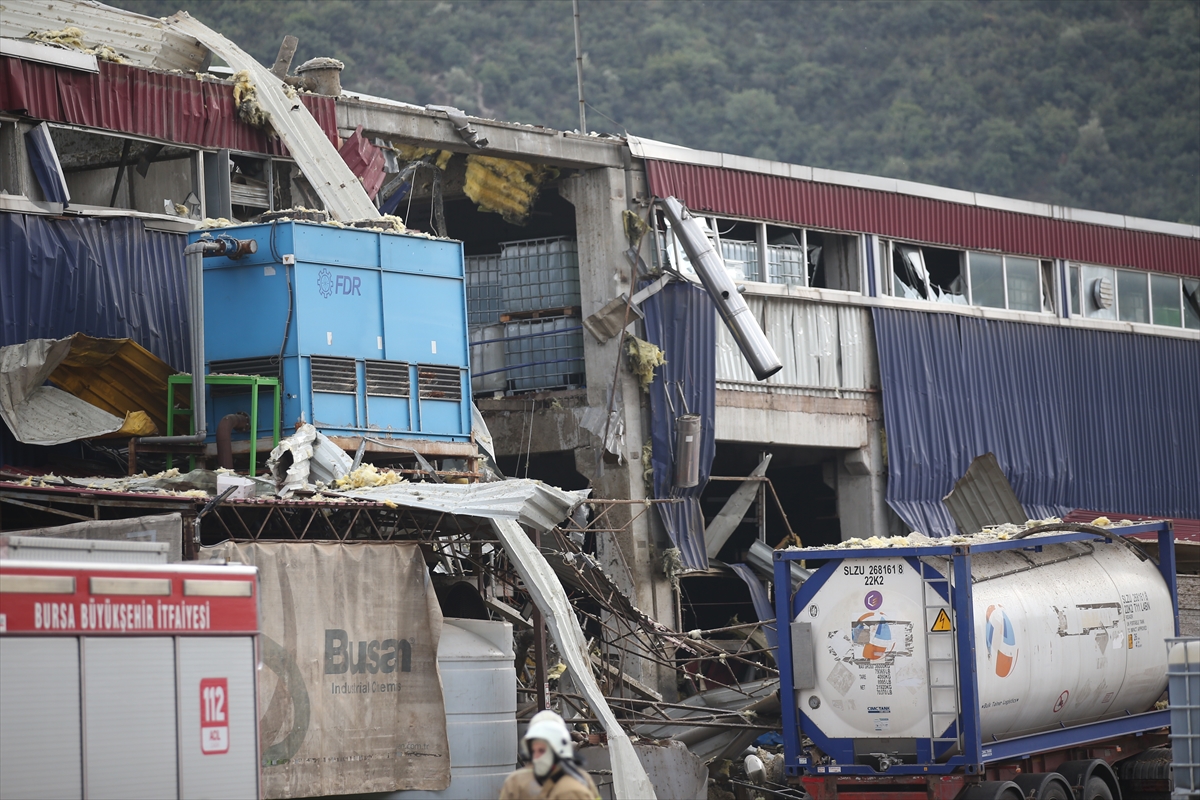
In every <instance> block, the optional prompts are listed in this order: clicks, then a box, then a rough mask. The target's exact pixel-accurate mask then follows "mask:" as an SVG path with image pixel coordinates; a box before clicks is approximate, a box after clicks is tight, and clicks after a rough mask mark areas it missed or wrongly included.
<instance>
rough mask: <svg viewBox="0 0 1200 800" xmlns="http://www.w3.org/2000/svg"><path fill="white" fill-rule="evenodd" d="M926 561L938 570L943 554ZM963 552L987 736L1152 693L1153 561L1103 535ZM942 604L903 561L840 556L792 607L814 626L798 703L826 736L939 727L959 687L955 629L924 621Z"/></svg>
mask: <svg viewBox="0 0 1200 800" xmlns="http://www.w3.org/2000/svg"><path fill="white" fill-rule="evenodd" d="M1035 542H1036V540H1030V544H1033V543H1035ZM925 561H926V563H927V564H930V565H932V566H933V567H934V568H935V569H937V570H938V571H939V572H940V573H941V574H942V575H945V574H946V572H947V569H948V559H946V558H926V559H925ZM971 562H972V577H973V592H974V626H975V658H976V674H977V676H978V678H977V680H978V686H979V713H980V724H981V727H982V735H983V738H984V740H985V741H986V740H991V739H992V738H993V737H995V738H996V739H1006V738H1012V737H1015V736H1020V735H1024V734H1028V733H1034V732H1037V731H1043V730H1049V729H1051V728H1058V727H1060V725H1063V726H1071V725H1078V724H1082V723H1087V722H1093V721H1097V720H1101V719H1105V718H1108V717H1116V716H1121V715H1124V714H1125V713H1126V712H1128V713H1139V712H1143V711H1146V710H1148V709H1149V708H1150V707H1151V706H1152V705H1153V704H1154V702H1155V701H1156V700H1158V698H1159V696H1160V695H1161V694H1162V692H1163V690H1164V689H1165V688H1166V682H1167V663H1166V651H1165V649H1164V648H1163V646H1162V641H1163V639H1165V638H1168V637H1170V636H1173V635H1174V623H1173V615H1172V607H1171V598H1170V592H1169V589H1168V587H1167V585H1166V583H1165V582H1164V581H1163V578H1162V576H1161V575H1160V574H1159V572H1158V569H1157V568H1156V567H1155V565H1154V563H1153V562H1151V561H1149V560H1142V559H1141V558H1140V557H1139V556H1138V555H1137V554H1136V553H1134V552H1133V551H1132V550H1130V549H1129V548H1128V547H1126V546H1124V545H1122V544H1120V543H1109V544H1106V543H1104V542H1095V543H1079V542H1074V543H1069V544H1061V545H1049V546H1046V547H1044V548H1043V550H1042V552H1034V551H1031V550H1010V551H1001V552H993V553H981V554H975V555H972V559H971ZM923 584H924V585H923ZM942 586H943V587H944V586H945V584H942ZM948 606H949V604H948V603H947V602H946V601H944V600H943V599H942V598H941V597H940V595H938V594H937V593H936V591H935V589H934V584H933V583H930V582H926V581H923V580H922V579H921V577H920V575H919V574H918V572H917V570H916V569H915V568H914V567H913V562H911V561H909V560H906V559H903V558H878V559H846V560H844V561H842V562H841V564H840V565H839V566H838V570H837V573H836V574H835V575H833V576H831V577H830V578H829V579H828V581H827V582H826V583H825V585H824V586H822V587H821V589H820V590H818V592H817V593H816V595H815V596H814V597H813V599H812V600H811V601H810V603H809V604H808V605H807V606H806V607H805V608H803V609H801V610H800V613H799V615H798V616H797V617H796V621H797V622H809V623H811V624H812V636H813V645H814V651H815V659H814V661H815V667H816V672H815V688H813V689H811V690H802V691H799V692H797V700H798V703H799V706H800V708H801V710H803V711H804V713H805V714H807V715H808V717H809V718H810V719H811V720H812V721H813V723H815V724H816V725H817V726H818V727H819V728H820V730H821V731H822V732H823V733H824V734H825V735H826V736H829V737H834V738H859V739H869V738H879V739H897V738H909V737H914V738H933V737H941V736H942V735H943V733H944V732H945V730H946V728H947V726H948V725H949V723H950V722H952V721H953V719H954V710H955V702H954V698H955V696H956V694H957V692H958V689H957V686H956V677H955V676H956V674H957V669H956V667H955V663H956V662H955V661H954V658H955V657H956V656H955V652H954V649H955V648H954V638H955V637H954V633H953V632H952V631H949V630H944V631H938V630H935V628H945V627H946V623H945V622H944V623H943V624H941V625H936V624H935V623H937V622H938V617H939V613H940V612H941V610H942V609H943V608H944V609H945V610H946V612H947V614H950V610H949V607H948ZM952 618H953V615H952V614H951V615H950V617H949V619H952ZM939 659H940V660H939ZM931 683H932V689H931ZM964 711H965V709H964ZM931 712H932V713H931Z"/></svg>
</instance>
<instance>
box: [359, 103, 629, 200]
mask: <svg viewBox="0 0 1200 800" xmlns="http://www.w3.org/2000/svg"><path fill="white" fill-rule="evenodd" d="M337 124H338V128H339V129H340V130H353V129H354V128H356V127H358V126H359V125H362V126H363V133H364V135H367V136H368V137H374V136H381V137H383V138H385V139H400V140H403V141H406V142H409V143H417V144H421V145H423V146H425V147H439V148H441V149H443V150H450V151H453V152H456V153H478V154H480V155H487V156H497V157H500V158H519V159H522V160H524V161H533V162H537V163H544V164H553V165H555V166H559V167H576V168H580V169H591V168H595V167H617V168H620V167H622V166H624V163H623V161H625V160H627V159H628V153H627V152H625V154H624V156H623V155H622V154H623V151H626V149H627V148H626V145H625V142H624V140H621V139H602V138H600V137H598V136H580V135H579V134H576V133H567V132H563V131H556V130H551V129H550V128H543V127H540V126H535V125H518V124H515V123H511V122H499V121H497V120H483V119H476V118H474V117H472V118H471V125H472V127H474V128H475V129H476V130H477V131H479V135H480V136H482V137H484V138H486V139H487V140H488V146H487V147H486V148H484V149H483V150H476V149H474V148H472V147H470V146H469V145H467V143H466V142H464V141H463V140H462V138H461V137H460V136H459V135H458V134H457V133H455V131H454V126H453V125H451V124H450V120H448V119H447V118H446V115H445V114H442V113H439V112H434V111H427V110H425V109H423V108H418V107H415V106H407V105H399V104H397V105H391V104H386V103H376V102H371V101H368V100H359V99H353V98H351V99H344V98H343V99H339V100H338V102H337ZM622 207H623V206H622ZM619 210H620V209H618V211H619Z"/></svg>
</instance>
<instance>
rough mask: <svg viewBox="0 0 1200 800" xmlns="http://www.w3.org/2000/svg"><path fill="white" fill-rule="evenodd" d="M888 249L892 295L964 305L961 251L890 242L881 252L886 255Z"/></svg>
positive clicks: (964, 285) (965, 297)
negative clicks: (889, 252)
mask: <svg viewBox="0 0 1200 800" xmlns="http://www.w3.org/2000/svg"><path fill="white" fill-rule="evenodd" d="M888 249H890V251H891V264H892V274H891V279H892V282H891V286H892V294H894V295H895V296H897V297H906V298H908V299H910V300H932V301H933V302H936V303H952V304H955V305H966V303H967V286H966V281H965V279H964V277H963V268H962V259H963V254H962V252H961V251H958V250H948V249H946V248H942V247H927V246H921V245H912V244H903V243H900V242H893V243H889V245H888V246H887V247H885V249H882V250H881V252H882V253H884V255H885V256H886V253H887V250H888ZM885 263H886V262H885Z"/></svg>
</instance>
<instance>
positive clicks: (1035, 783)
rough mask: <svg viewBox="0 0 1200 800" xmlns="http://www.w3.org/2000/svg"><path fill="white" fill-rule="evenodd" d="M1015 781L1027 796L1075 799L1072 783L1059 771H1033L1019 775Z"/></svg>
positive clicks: (1039, 799) (1038, 799) (1045, 798)
mask: <svg viewBox="0 0 1200 800" xmlns="http://www.w3.org/2000/svg"><path fill="white" fill-rule="evenodd" d="M1013 783H1015V784H1016V785H1017V786H1019V787H1021V791H1022V792H1024V793H1025V796H1026V797H1036V798H1037V800H1075V793H1074V792H1072V791H1071V785H1070V784H1069V783H1067V781H1066V779H1065V778H1063V776H1062V775H1059V774H1058V773H1055V772H1051V773H1032V774H1026V775H1018V776H1017V777H1015V778H1013Z"/></svg>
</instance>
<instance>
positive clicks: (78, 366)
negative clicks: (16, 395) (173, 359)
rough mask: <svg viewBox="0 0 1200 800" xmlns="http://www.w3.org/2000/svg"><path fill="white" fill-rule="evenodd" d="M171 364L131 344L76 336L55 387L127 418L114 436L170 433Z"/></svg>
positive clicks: (52, 377) (56, 373)
mask: <svg viewBox="0 0 1200 800" xmlns="http://www.w3.org/2000/svg"><path fill="white" fill-rule="evenodd" d="M174 374H175V370H174V369H172V368H171V367H170V366H169V365H168V364H167V363H166V362H164V361H162V360H161V359H159V358H158V357H157V356H155V355H154V354H152V353H151V352H150V351H148V350H146V349H145V348H144V347H142V346H141V345H139V344H138V343H137V342H135V341H133V340H132V339H96V338H93V337H91V336H85V335H84V334H82V333H77V334H75V335H74V336H73V337H72V338H71V351H70V353H68V354H67V357H66V358H65V359H63V362H62V363H61V364H59V365H58V367H57V368H56V369H55V370H54V372H52V373H50V383H52V384H54V385H55V386H57V387H58V388H60V389H62V390H63V391H65V392H69V393H71V394H73V395H75V396H76V397H78V398H80V399H81V400H85V401H87V402H89V403H91V404H92V405H94V406H96V407H97V408H102V409H104V410H105V411H107V412H109V413H110V414H115V415H116V416H118V417H125V425H124V427H122V428H121V430H120V431H118V432H117V433H115V434H113V436H149V435H152V434H154V433H161V432H164V431H166V429H167V419H166V416H165V414H166V408H167V378H168V377H169V376H171V375H174Z"/></svg>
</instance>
